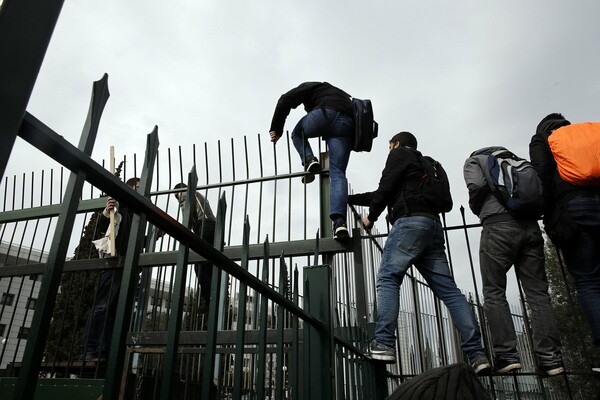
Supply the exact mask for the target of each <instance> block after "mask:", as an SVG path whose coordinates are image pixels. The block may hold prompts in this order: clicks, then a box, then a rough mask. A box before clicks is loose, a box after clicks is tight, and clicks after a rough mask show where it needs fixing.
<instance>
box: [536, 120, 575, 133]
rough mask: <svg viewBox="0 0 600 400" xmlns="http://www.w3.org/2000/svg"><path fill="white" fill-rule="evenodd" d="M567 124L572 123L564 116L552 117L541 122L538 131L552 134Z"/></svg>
mask: <svg viewBox="0 0 600 400" xmlns="http://www.w3.org/2000/svg"><path fill="white" fill-rule="evenodd" d="M567 125H571V123H570V122H569V121H568V120H566V119H564V118H557V119H550V120H547V121H544V122H543V123H541V124H539V125H538V126H537V130H536V133H539V134H543V135H545V136H550V134H552V132H553V131H555V130H556V129H558V128H562V127H563V126H567Z"/></svg>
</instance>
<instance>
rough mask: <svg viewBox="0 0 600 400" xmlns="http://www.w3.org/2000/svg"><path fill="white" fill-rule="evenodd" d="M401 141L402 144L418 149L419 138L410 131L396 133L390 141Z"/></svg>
mask: <svg viewBox="0 0 600 400" xmlns="http://www.w3.org/2000/svg"><path fill="white" fill-rule="evenodd" d="M396 142H400V146H406V147H411V148H413V149H415V150H416V149H417V138H416V137H415V136H414V135H413V134H412V133H410V132H400V133H396V134H395V135H394V136H393V137H392V138H391V139H390V143H396Z"/></svg>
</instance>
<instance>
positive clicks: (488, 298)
mask: <svg viewBox="0 0 600 400" xmlns="http://www.w3.org/2000/svg"><path fill="white" fill-rule="evenodd" d="M479 263H480V268H481V277H482V280H483V296H484V299H485V305H484V309H485V314H486V317H487V320H488V324H489V327H490V332H491V336H492V343H493V347H494V357H495V358H496V359H497V360H498V359H502V360H506V361H511V362H512V361H514V362H516V361H520V357H519V353H518V352H517V336H516V334H515V329H514V325H513V320H512V316H511V312H510V309H509V306H508V302H507V300H506V274H507V272H508V271H509V270H510V268H511V266H513V265H514V266H515V272H516V274H517V277H518V279H519V280H520V282H521V285H522V287H523V291H524V293H525V299H526V301H527V303H528V305H529V309H530V313H529V315H530V321H531V324H532V330H533V346H534V351H535V354H536V355H537V358H538V363H539V365H551V364H555V363H557V362H559V361H561V360H562V356H561V351H560V349H561V344H560V336H559V333H558V326H557V323H556V317H555V316H554V312H553V310H552V306H551V304H550V295H549V294H548V280H547V278H546V271H545V269H544V240H543V238H542V234H541V231H540V228H539V225H538V223H537V221H515V220H513V221H505V222H494V223H489V224H485V225H484V226H483V230H482V232H481V243H480V247H479Z"/></svg>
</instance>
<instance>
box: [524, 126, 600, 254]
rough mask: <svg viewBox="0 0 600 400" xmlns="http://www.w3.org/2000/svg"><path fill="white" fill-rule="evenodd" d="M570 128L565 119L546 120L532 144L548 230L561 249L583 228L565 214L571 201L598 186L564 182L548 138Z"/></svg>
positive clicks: (545, 224) (532, 158) (531, 153)
mask: <svg viewBox="0 0 600 400" xmlns="http://www.w3.org/2000/svg"><path fill="white" fill-rule="evenodd" d="M566 125H570V122H569V121H567V120H566V119H564V118H557V119H553V120H548V121H545V122H544V123H541V124H539V125H538V127H537V129H536V133H535V135H533V137H532V138H531V142H530V143H529V156H530V157H531V164H532V165H533V167H534V168H535V170H536V171H537V173H538V175H539V177H540V179H541V180H542V185H543V189H544V203H545V209H544V228H545V230H546V233H548V235H549V236H550V238H551V239H552V241H553V242H554V244H555V245H556V246H557V247H562V246H565V245H566V244H567V243H568V242H569V240H570V239H571V238H572V237H573V232H574V231H576V230H578V229H579V228H578V227H577V226H576V224H574V223H573V221H571V219H570V218H569V216H568V215H567V213H566V212H565V206H566V204H567V202H568V201H569V200H571V199H572V198H574V197H577V196H580V195H586V194H589V193H590V192H592V193H593V192H597V191H598V190H599V189H598V188H597V187H589V186H588V187H586V186H575V185H571V184H570V183H568V182H566V181H564V180H563V179H562V178H561V177H560V174H559V173H558V169H557V167H556V161H555V160H554V156H553V155H552V150H550V145H549V144H548V137H549V136H550V135H551V134H552V132H553V131H554V130H556V129H558V128H560V127H563V126H566Z"/></svg>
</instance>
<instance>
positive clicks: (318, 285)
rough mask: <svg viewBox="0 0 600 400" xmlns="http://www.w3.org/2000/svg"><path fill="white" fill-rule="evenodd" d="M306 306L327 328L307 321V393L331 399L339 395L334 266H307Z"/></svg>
mask: <svg viewBox="0 0 600 400" xmlns="http://www.w3.org/2000/svg"><path fill="white" fill-rule="evenodd" d="M304 288H305V291H304V295H305V302H306V303H305V308H306V310H307V312H308V313H310V314H311V315H312V316H313V317H315V318H317V319H319V320H321V321H322V322H323V324H324V328H316V327H314V326H312V325H311V324H309V323H305V324H304V335H305V343H304V344H305V346H306V347H307V349H306V351H305V357H307V359H306V360H305V361H304V363H305V364H304V365H305V366H306V371H307V374H306V375H305V376H304V388H305V389H304V395H305V398H307V399H311V400H330V399H334V398H336V397H335V390H334V374H335V372H334V365H333V362H334V360H335V358H334V354H333V350H334V346H333V321H332V315H333V311H332V309H333V299H332V291H331V267H330V266H329V265H317V266H313V267H304Z"/></svg>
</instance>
